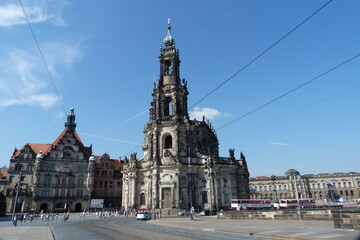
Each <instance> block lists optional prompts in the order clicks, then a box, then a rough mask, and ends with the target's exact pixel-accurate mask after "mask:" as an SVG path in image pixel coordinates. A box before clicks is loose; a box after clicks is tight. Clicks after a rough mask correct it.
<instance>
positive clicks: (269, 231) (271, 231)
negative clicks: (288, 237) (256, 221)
mask: <svg viewBox="0 0 360 240" xmlns="http://www.w3.org/2000/svg"><path fill="white" fill-rule="evenodd" d="M281 231H282V230H272V231H266V232H260V233H274V232H281Z"/></svg>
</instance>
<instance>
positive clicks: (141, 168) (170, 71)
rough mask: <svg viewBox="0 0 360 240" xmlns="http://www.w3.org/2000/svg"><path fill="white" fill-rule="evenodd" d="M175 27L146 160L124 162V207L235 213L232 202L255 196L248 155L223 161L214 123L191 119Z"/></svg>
mask: <svg viewBox="0 0 360 240" xmlns="http://www.w3.org/2000/svg"><path fill="white" fill-rule="evenodd" d="M170 31H171V27H170V23H169V24H168V35H167V36H166V38H165V39H164V45H165V47H164V48H161V49H160V55H159V61H160V76H159V78H158V81H157V83H156V84H154V89H153V93H152V96H153V101H152V102H151V108H150V116H149V121H148V122H147V123H146V124H145V128H144V138H145V141H144V145H143V159H142V160H139V159H138V158H137V156H136V154H132V155H131V157H130V160H126V162H125V164H124V171H123V174H124V177H123V196H122V197H123V198H122V202H123V206H124V209H125V210H130V209H140V208H146V209H158V208H160V209H163V210H166V211H167V212H169V213H170V212H175V211H178V210H179V209H189V208H190V207H195V208H196V209H205V210H217V209H229V208H230V206H231V199H232V198H249V186H248V177H249V172H248V169H247V164H246V160H245V157H244V155H243V154H242V153H241V154H240V158H239V159H236V158H235V155H234V149H230V151H229V153H230V154H229V157H219V152H218V145H219V143H218V139H217V136H216V132H215V130H214V129H213V127H212V126H211V124H210V123H209V121H205V118H203V119H202V120H200V121H199V120H196V119H195V120H190V119H189V114H188V105H187V96H188V94H189V92H188V90H187V82H186V81H185V80H184V79H182V80H181V79H180V58H179V51H178V50H177V49H176V48H175V40H174V39H173V38H172V36H171V32H170Z"/></svg>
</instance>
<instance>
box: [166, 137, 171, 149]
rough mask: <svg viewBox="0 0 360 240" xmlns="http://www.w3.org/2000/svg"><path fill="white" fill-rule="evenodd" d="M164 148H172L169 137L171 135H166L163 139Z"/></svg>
mask: <svg viewBox="0 0 360 240" xmlns="http://www.w3.org/2000/svg"><path fill="white" fill-rule="evenodd" d="M165 148H172V137H171V135H168V136H166V138H165Z"/></svg>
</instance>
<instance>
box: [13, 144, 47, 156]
mask: <svg viewBox="0 0 360 240" xmlns="http://www.w3.org/2000/svg"><path fill="white" fill-rule="evenodd" d="M27 146H30V148H31V150H32V151H33V152H34V153H35V154H39V153H40V151H42V152H43V154H44V155H46V154H47V153H48V152H49V151H50V150H51V144H38V143H27V144H25V145H24V146H23V147H22V148H21V149H17V150H16V151H15V152H14V154H13V155H12V157H11V159H15V158H16V157H18V156H19V155H20V153H21V152H22V151H23V150H24V149H25V147H27Z"/></svg>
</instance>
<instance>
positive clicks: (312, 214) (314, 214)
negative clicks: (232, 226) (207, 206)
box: [217, 209, 333, 221]
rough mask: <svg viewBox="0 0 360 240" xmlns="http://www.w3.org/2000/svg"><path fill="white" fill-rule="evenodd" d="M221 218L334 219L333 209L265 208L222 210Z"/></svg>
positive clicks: (219, 214)
mask: <svg viewBox="0 0 360 240" xmlns="http://www.w3.org/2000/svg"><path fill="white" fill-rule="evenodd" d="M217 217H218V218H220V219H247V220H249V219H264V220H299V219H301V220H312V221H316V220H319V221H332V220H333V218H332V214H331V210H323V209H321V210H296V209H294V210H292V209H291V210H290V209H287V210H269V211H266V210H263V211H246V210H241V211H222V212H218V214H217Z"/></svg>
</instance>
